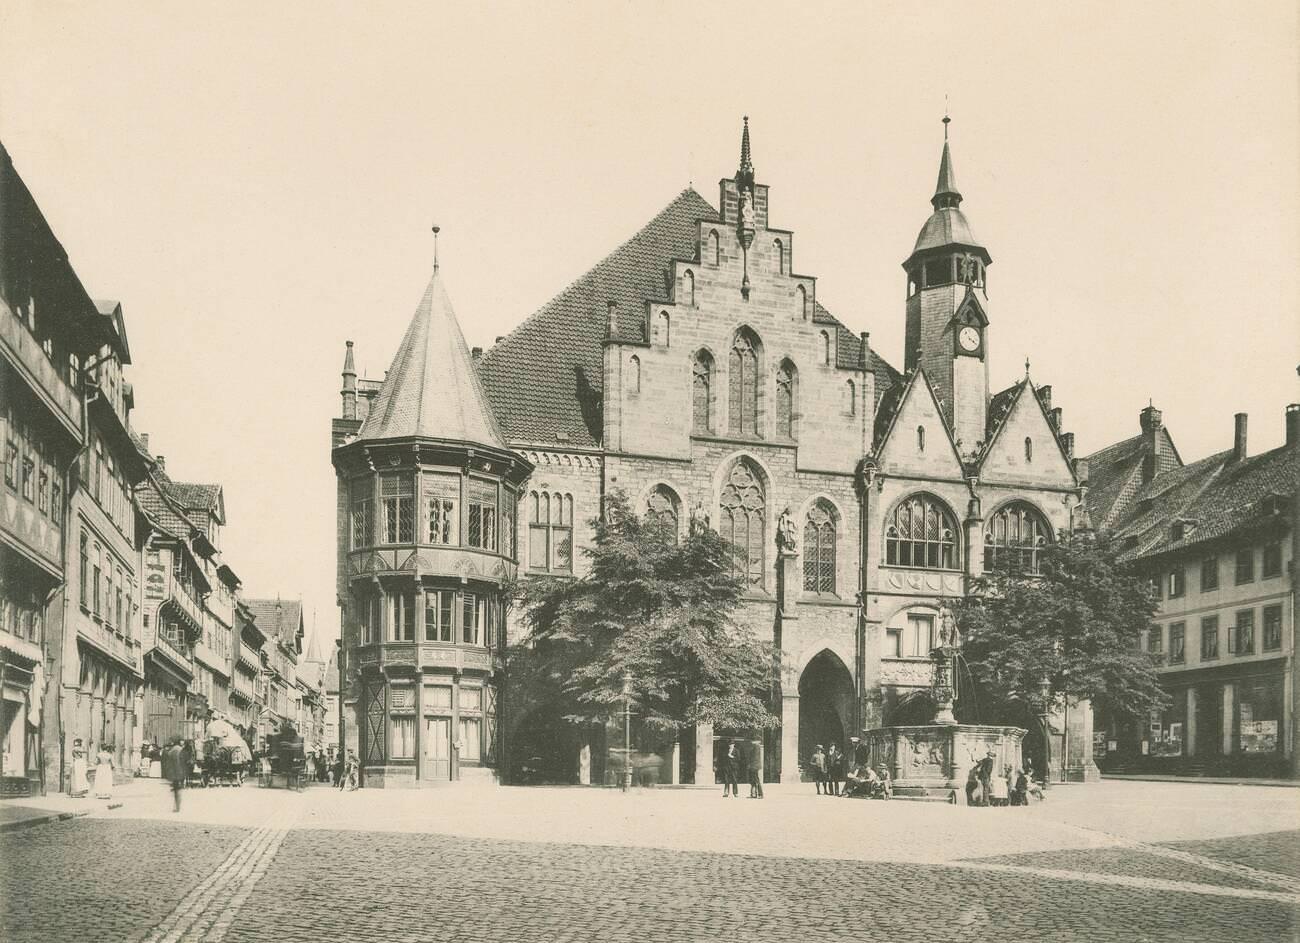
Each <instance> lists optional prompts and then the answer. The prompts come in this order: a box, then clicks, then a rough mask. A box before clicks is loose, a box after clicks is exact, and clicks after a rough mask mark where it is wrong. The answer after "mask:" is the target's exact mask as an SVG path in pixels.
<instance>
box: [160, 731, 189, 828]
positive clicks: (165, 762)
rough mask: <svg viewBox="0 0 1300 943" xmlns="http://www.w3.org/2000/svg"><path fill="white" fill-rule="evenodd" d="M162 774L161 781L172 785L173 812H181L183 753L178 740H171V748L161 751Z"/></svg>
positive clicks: (183, 772)
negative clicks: (163, 780)
mask: <svg viewBox="0 0 1300 943" xmlns="http://www.w3.org/2000/svg"><path fill="white" fill-rule="evenodd" d="M162 774H163V779H165V780H167V781H168V782H170V783H171V784H172V803H173V808H172V811H173V812H179V811H180V810H181V790H182V789H184V788H185V776H186V769H185V751H184V750H183V749H182V748H181V742H180V740H179V739H176V740H173V741H172V742H171V746H169V747H168V748H167V749H166V750H163V755H162Z"/></svg>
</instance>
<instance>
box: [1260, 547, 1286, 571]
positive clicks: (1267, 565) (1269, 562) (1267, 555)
mask: <svg viewBox="0 0 1300 943" xmlns="http://www.w3.org/2000/svg"><path fill="white" fill-rule="evenodd" d="M1261 573H1262V575H1263V577H1264V579H1269V578H1270V577H1273V576H1281V575H1282V545H1281V544H1280V543H1278V542H1276V541H1274V542H1273V543H1271V544H1265V545H1264V566H1263V569H1262V570H1261Z"/></svg>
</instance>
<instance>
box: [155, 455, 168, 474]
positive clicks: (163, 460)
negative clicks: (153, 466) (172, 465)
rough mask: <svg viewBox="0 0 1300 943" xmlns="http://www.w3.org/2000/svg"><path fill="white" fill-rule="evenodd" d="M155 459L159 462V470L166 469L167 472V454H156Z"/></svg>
mask: <svg viewBox="0 0 1300 943" xmlns="http://www.w3.org/2000/svg"><path fill="white" fill-rule="evenodd" d="M153 460H154V461H155V462H157V463H158V470H159V471H164V472H165V471H166V470H167V456H166V455H155V456H154V457H153Z"/></svg>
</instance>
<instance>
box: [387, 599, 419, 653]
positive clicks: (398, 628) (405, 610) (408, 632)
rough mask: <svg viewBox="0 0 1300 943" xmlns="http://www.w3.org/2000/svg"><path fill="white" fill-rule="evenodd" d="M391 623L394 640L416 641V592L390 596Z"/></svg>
mask: <svg viewBox="0 0 1300 943" xmlns="http://www.w3.org/2000/svg"><path fill="white" fill-rule="evenodd" d="M388 600H389V606H390V608H389V625H391V626H392V636H391V640H392V641H394V642H414V641H415V594H414V593H397V594H395V595H392V596H389V597H388Z"/></svg>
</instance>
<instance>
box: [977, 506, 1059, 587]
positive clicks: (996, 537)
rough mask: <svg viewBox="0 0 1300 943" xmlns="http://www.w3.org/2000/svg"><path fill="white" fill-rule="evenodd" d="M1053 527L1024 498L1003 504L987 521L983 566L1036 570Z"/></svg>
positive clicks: (988, 569)
mask: <svg viewBox="0 0 1300 943" xmlns="http://www.w3.org/2000/svg"><path fill="white" fill-rule="evenodd" d="M1051 542H1052V531H1051V528H1049V527H1048V526H1047V522H1046V521H1045V520H1043V517H1042V515H1041V514H1039V513H1038V512H1037V511H1035V510H1034V509H1033V508H1032V507H1030V506H1029V505H1028V504H1025V503H1024V502H1023V501H1017V502H1013V503H1011V504H1008V505H1005V506H1004V507H1002V508H1000V509H999V510H998V511H997V513H995V514H994V515H993V516H992V517H991V518H990V519H989V520H988V522H987V523H985V525H984V569H985V571H992V570H1010V571H1011V572H1013V573H1037V572H1038V568H1039V566H1040V565H1041V563H1042V553H1043V548H1044V547H1046V546H1047V545H1048V544H1049V543H1051Z"/></svg>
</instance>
